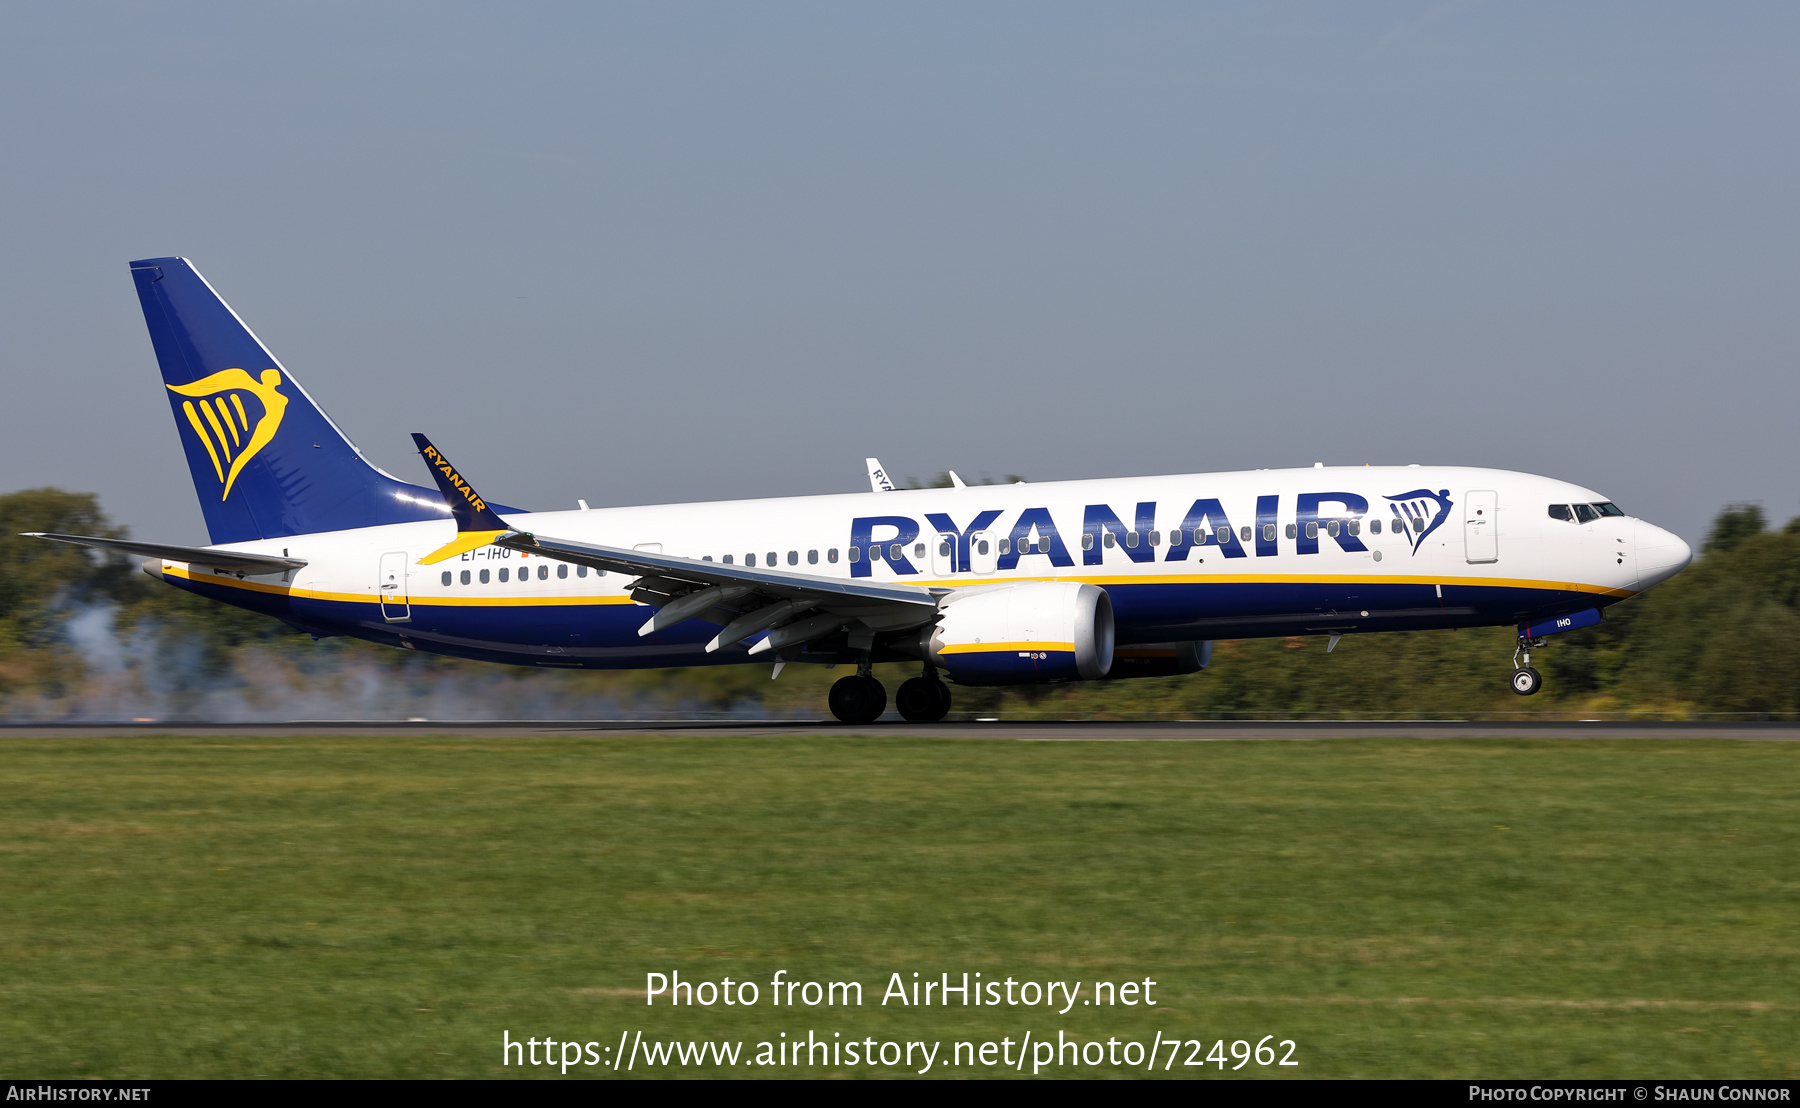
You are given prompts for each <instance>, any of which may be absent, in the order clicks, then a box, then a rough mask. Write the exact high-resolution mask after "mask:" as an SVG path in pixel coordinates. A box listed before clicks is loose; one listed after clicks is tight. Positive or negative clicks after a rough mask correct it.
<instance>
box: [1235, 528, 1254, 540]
mask: <svg viewBox="0 0 1800 1108" xmlns="http://www.w3.org/2000/svg"><path fill="white" fill-rule="evenodd" d="M1252 534H1254V532H1252V531H1251V530H1250V528H1248V527H1246V528H1244V529H1243V530H1242V531H1239V532H1238V538H1240V539H1242V540H1244V541H1245V542H1249V541H1250V536H1251V535H1252Z"/></svg>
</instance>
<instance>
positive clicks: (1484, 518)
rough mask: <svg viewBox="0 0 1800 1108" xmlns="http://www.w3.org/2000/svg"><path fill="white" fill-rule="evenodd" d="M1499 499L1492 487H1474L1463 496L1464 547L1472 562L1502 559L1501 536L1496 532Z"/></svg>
mask: <svg viewBox="0 0 1800 1108" xmlns="http://www.w3.org/2000/svg"><path fill="white" fill-rule="evenodd" d="M1499 500H1500V497H1499V494H1498V493H1496V492H1494V490H1492V489H1473V490H1471V491H1470V492H1469V494H1468V495H1467V496H1464V497H1463V547H1464V549H1465V551H1466V552H1467V557H1468V559H1469V561H1470V562H1471V563H1479V562H1497V561H1499V560H1500V536H1499V535H1498V534H1497V533H1496V532H1495V523H1496V520H1495V516H1496V515H1497V514H1498V512H1499Z"/></svg>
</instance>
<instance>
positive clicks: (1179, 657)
mask: <svg viewBox="0 0 1800 1108" xmlns="http://www.w3.org/2000/svg"><path fill="white" fill-rule="evenodd" d="M1211 661H1212V640H1210V639H1208V640H1205V641H1202V642H1154V643H1133V644H1132V645H1130V646H1121V647H1119V649H1118V650H1116V651H1114V652H1113V664H1112V672H1111V673H1109V674H1107V675H1106V678H1107V680H1109V681H1118V680H1122V679H1124V678H1127V677H1180V676H1182V675H1183V674H1188V673H1199V672H1200V671H1201V670H1203V669H1205V668H1206V667H1207V665H1208V664H1209V663H1210V662H1211Z"/></svg>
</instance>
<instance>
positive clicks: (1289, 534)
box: [1271, 523, 1297, 539]
mask: <svg viewBox="0 0 1800 1108" xmlns="http://www.w3.org/2000/svg"><path fill="white" fill-rule="evenodd" d="M1296 533H1297V532H1296V531H1295V529H1294V525H1293V524H1291V523H1290V524H1288V525H1287V537H1288V538H1290V539H1291V538H1293V537H1294V535H1295V534H1296ZM1271 537H1272V536H1271Z"/></svg>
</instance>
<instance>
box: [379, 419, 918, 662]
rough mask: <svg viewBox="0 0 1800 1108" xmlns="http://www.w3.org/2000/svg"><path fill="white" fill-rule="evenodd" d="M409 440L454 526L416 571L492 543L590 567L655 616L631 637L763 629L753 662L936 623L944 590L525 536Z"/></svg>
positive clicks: (421, 439)
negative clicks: (701, 625)
mask: <svg viewBox="0 0 1800 1108" xmlns="http://www.w3.org/2000/svg"><path fill="white" fill-rule="evenodd" d="M413 441H414V442H415V443H416V444H417V445H418V447H419V454H420V456H422V457H423V458H424V459H425V463H426V464H427V465H428V466H430V467H431V472H432V476H433V477H434V478H436V479H437V482H438V487H439V488H440V489H441V490H442V491H443V493H444V496H445V498H446V499H447V500H448V501H449V503H450V507H451V511H452V512H453V514H454V515H455V516H456V524H457V531H456V538H454V539H452V540H451V541H450V542H449V543H447V544H446V545H444V546H443V547H441V548H439V549H437V550H435V551H433V552H431V553H430V554H427V555H426V556H425V557H424V558H421V559H420V560H419V561H420V564H421V565H435V564H436V563H438V562H440V561H443V560H445V559H447V558H451V557H454V556H455V555H457V554H460V553H462V552H463V551H466V550H473V549H475V548H476V547H480V546H488V545H490V544H491V545H493V546H503V547H506V548H508V549H510V550H519V551H523V552H525V553H528V554H536V555H539V556H540V557H545V558H553V559H555V560H557V561H560V562H573V563H574V564H575V565H581V566H587V567H588V568H590V569H598V570H606V571H608V572H612V573H626V574H634V575H636V577H637V580H636V581H634V582H633V583H632V585H631V599H632V600H634V601H636V602H638V603H639V604H645V605H649V606H651V607H654V608H657V609H659V610H658V611H657V613H656V614H655V615H654V616H651V617H650V619H649V620H647V621H646V622H645V623H644V625H643V626H642V627H640V628H638V634H639V635H651V634H655V633H656V632H657V631H661V630H662V629H664V628H666V627H673V626H674V625H675V624H677V623H681V622H683V621H685V620H690V619H701V620H706V621H708V622H710V623H716V624H720V625H722V626H723V630H721V631H720V632H719V634H718V635H717V636H716V637H715V638H714V639H713V640H712V641H711V642H710V643H708V644H707V645H706V649H707V650H708V651H713V650H720V649H723V648H724V647H727V646H731V645H732V644H734V643H738V642H742V641H743V640H745V639H747V638H749V637H750V636H752V635H755V634H757V633H758V632H761V631H768V632H769V634H768V637H767V638H765V639H763V640H762V641H761V642H759V643H757V644H756V645H755V646H754V647H752V648H751V650H750V653H752V654H760V653H762V652H763V651H765V650H781V649H783V648H785V647H789V646H799V645H801V644H802V643H807V642H811V641H812V640H814V639H820V638H826V637H828V636H831V635H835V634H837V633H839V632H840V631H848V632H850V637H851V641H852V642H853V643H854V642H855V641H857V640H858V639H864V640H866V641H868V642H873V636H874V635H876V634H878V633H881V632H887V631H904V630H910V629H911V628H914V627H919V626H922V625H924V624H926V623H929V622H931V621H932V619H933V618H935V617H936V615H937V607H938V597H939V596H940V595H942V594H944V593H947V592H949V590H948V589H935V590H934V589H927V588H920V587H917V586H914V585H900V584H877V583H876V582H874V581H845V580H843V579H841V578H837V577H818V576H814V575H811V574H806V573H786V572H783V571H781V570H779V569H772V568H771V569H753V568H751V567H749V566H738V565H726V564H725V563H723V562H706V561H696V560H695V559H692V558H678V557H674V556H672V555H668V554H660V553H654V554H653V553H651V552H650V551H647V550H626V549H625V548H624V547H619V546H599V545H596V544H593V543H585V542H574V541H572V540H570V539H558V538H553V537H551V536H548V535H534V534H530V533H528V532H525V531H521V530H519V529H518V528H515V527H514V526H512V524H510V523H508V522H507V521H506V520H504V519H502V518H500V517H499V516H498V515H495V514H494V512H493V511H492V509H490V508H489V507H488V506H487V503H486V501H484V500H483V499H482V498H481V496H480V494H479V493H477V492H476V491H475V489H474V486H472V485H471V484H469V481H468V479H467V478H466V477H464V476H463V475H462V474H460V473H458V472H457V470H456V467H455V466H453V465H451V464H450V462H449V460H448V459H446V458H445V457H444V455H443V454H442V453H441V452H439V450H438V449H437V447H435V446H433V445H432V444H431V441H430V440H429V439H427V438H426V437H425V436H424V435H419V434H415V435H414V436H413ZM865 649H866V647H865Z"/></svg>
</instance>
